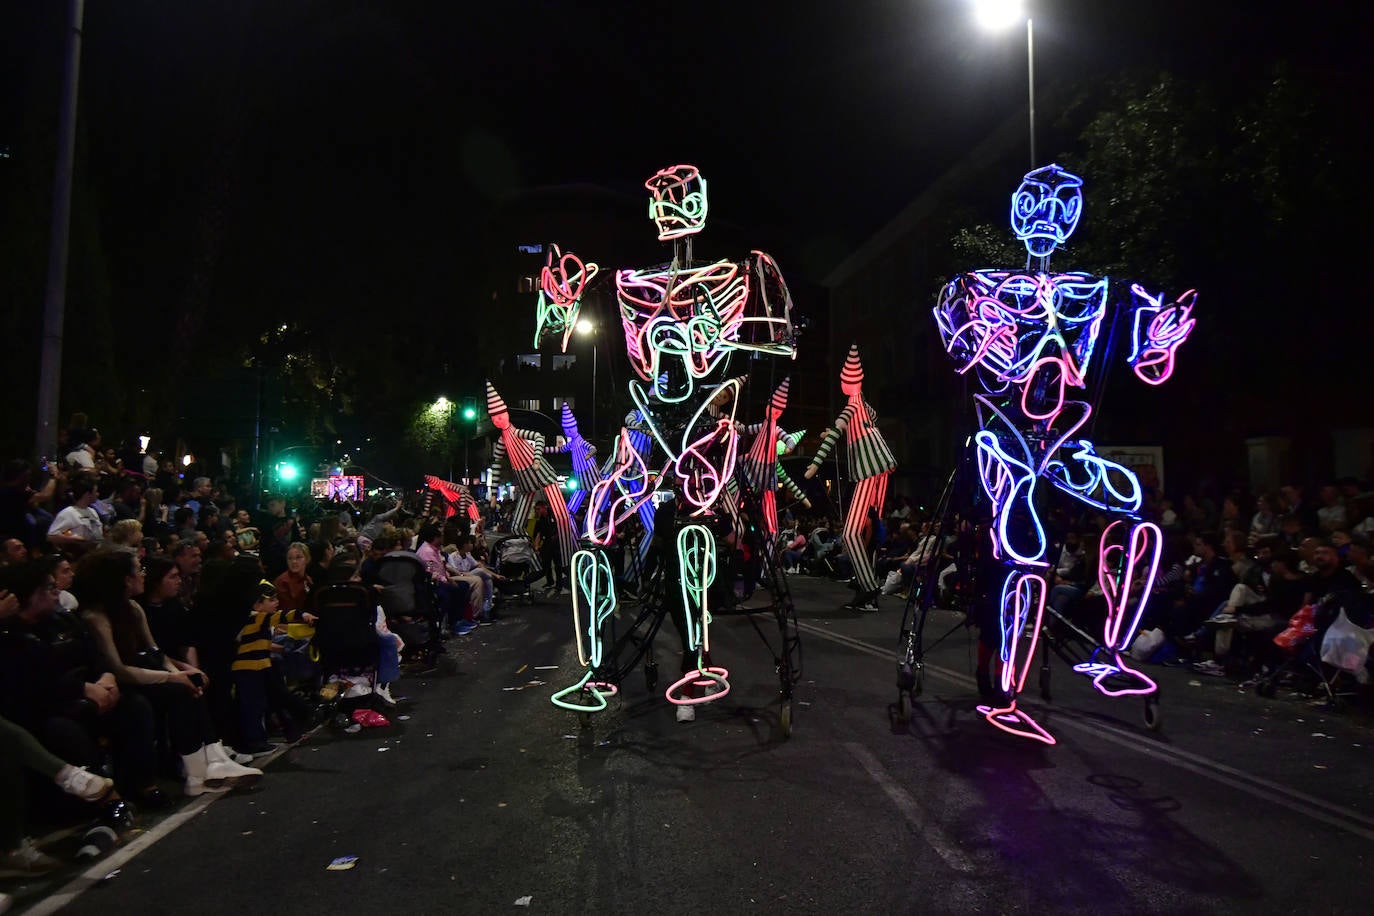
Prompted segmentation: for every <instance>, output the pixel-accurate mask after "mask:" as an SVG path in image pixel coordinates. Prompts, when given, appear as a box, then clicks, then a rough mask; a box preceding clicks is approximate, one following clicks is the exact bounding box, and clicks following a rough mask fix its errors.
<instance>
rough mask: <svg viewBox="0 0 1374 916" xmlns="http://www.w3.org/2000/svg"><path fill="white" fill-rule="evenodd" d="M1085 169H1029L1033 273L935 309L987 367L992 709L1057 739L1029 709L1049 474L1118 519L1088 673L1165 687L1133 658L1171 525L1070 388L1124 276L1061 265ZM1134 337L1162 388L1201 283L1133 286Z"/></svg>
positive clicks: (980, 450) (1099, 683)
mask: <svg viewBox="0 0 1374 916" xmlns="http://www.w3.org/2000/svg"><path fill="white" fill-rule="evenodd" d="M1082 184H1083V182H1082V180H1081V179H1080V178H1078V176H1076V175H1072V174H1070V173H1068V172H1066V171H1064V170H1063V169H1061V168H1060V167H1059V166H1057V165H1049V166H1045V167H1044V168H1041V169H1037V170H1035V171H1033V172H1030V173H1029V174H1027V175H1026V176H1025V178H1024V179H1023V180H1022V182H1021V186H1020V187H1019V188H1017V190H1016V192H1015V193H1014V194H1013V195H1012V206H1011V222H1012V229H1013V231H1014V232H1015V234H1016V236H1017V238H1018V239H1020V240H1021V241H1022V242H1023V243H1024V244H1025V246H1026V250H1027V252H1028V254H1029V256H1030V258H1029V259H1030V261H1031V263H1032V265H1033V268H1034V269H1032V267H1028V268H1027V269H1026V270H1025V271H1022V272H1018V271H1007V270H978V271H973V272H971V273H967V274H964V275H962V276H960V277H957V278H955V279H954V280H952V281H950V282H949V283H948V284H947V285H946V286H945V288H944V290H943V292H942V293H941V295H940V301H939V304H938V305H937V306H936V308H935V322H936V325H937V327H938V328H939V331H940V336H941V338H942V339H943V341H944V345H945V349H946V351H947V352H948V353H949V354H950V356H951V357H953V358H954V359H955V361H956V362H957V363H958V364H959V369H958V371H959V372H960V373H961V374H963V373H973V374H974V376H975V377H976V378H977V380H978V381H979V382H980V384H981V386H982V388H983V393H982V394H978V395H975V396H974V402H975V407H976V409H977V412H978V419H979V427H980V429H979V431H978V432H977V433H975V434H974V436H973V438H972V448H973V449H974V450H975V457H976V463H977V467H978V475H979V479H980V481H981V483H982V486H983V491H984V493H985V494H986V495H987V497H988V500H989V502H990V503H991V508H992V528H991V533H990V536H991V538H992V545H991V546H992V550H993V554H994V556H995V557H997V558H998V559H999V560H1000V561H1001V562H1002V565H1003V567H1004V568H1005V569H1006V574H1005V579H1004V581H1003V586H1002V589H1001V596H1002V597H1001V608H1000V614H1001V650H1000V659H1001V671H1000V679H999V686H1000V687H1001V690H1002V694H1003V695H1004V696H1005V702H1001V703H997V704H993V705H990V706H980V707H979V710H980V711H981V712H982V713H983V714H984V717H985V718H986V719H987V721H988V722H989V723H990V724H992V725H994V726H996V727H997V728H1000V729H1002V730H1003V731H1006V732H1009V733H1011V734H1015V735H1019V736H1021V737H1025V738H1030V739H1032V740H1036V741H1042V742H1044V743H1046V744H1054V743H1055V741H1054V737H1053V736H1052V735H1050V734H1049V733H1048V732H1047V731H1045V729H1044V728H1042V727H1041V726H1040V725H1039V723H1037V722H1036V721H1035V720H1034V719H1032V718H1031V717H1030V716H1029V715H1027V714H1026V712H1025V711H1024V710H1022V709H1020V708H1018V706H1017V696H1018V695H1019V694H1020V692H1021V688H1022V687H1023V686H1024V684H1025V680H1026V675H1027V673H1028V672H1029V670H1030V667H1031V666H1032V663H1033V659H1034V656H1035V648H1036V642H1037V640H1038V639H1039V635H1040V624H1041V617H1042V615H1043V613H1044V610H1045V599H1046V595H1047V592H1048V587H1047V584H1046V581H1045V575H1044V573H1045V571H1046V570H1047V569H1048V568H1049V566H1050V564H1049V563H1048V562H1047V561H1046V559H1045V555H1046V552H1047V550H1048V543H1047V541H1046V537H1045V532H1044V529H1043V527H1042V525H1041V522H1040V517H1039V510H1038V508H1037V505H1036V488H1037V486H1038V485H1040V484H1042V483H1048V484H1050V485H1051V486H1053V487H1054V488H1056V489H1058V490H1060V491H1062V492H1064V493H1067V494H1068V495H1070V496H1072V497H1074V498H1075V499H1078V500H1080V501H1082V502H1084V503H1086V504H1088V505H1090V506H1093V507H1094V508H1097V509H1099V510H1101V511H1103V512H1106V513H1108V514H1110V515H1112V516H1115V519H1116V520H1115V521H1113V522H1112V524H1111V525H1109V526H1108V528H1107V531H1106V532H1105V533H1104V535H1103V539H1102V544H1101V548H1100V557H1099V560H1100V561H1099V564H1098V569H1099V582H1100V584H1101V586H1102V591H1103V594H1104V595H1105V597H1106V599H1107V620H1106V623H1105V625H1104V629H1103V651H1101V652H1100V653H1099V656H1097V657H1094V659H1093V660H1092V661H1090V662H1086V663H1084V664H1080V665H1077V666H1075V669H1074V670H1075V671H1077V672H1078V673H1080V674H1084V675H1086V676H1088V677H1090V678H1092V680H1093V684H1094V685H1095V686H1096V687H1097V689H1098V690H1100V691H1101V692H1102V693H1104V694H1107V695H1109V696H1121V695H1125V694H1150V693H1153V692H1154V691H1155V690H1156V689H1157V688H1156V685H1155V683H1154V681H1152V680H1151V679H1150V678H1149V677H1147V676H1146V675H1145V674H1144V673H1142V672H1140V671H1137V670H1135V669H1133V668H1131V667H1130V666H1129V665H1128V664H1127V663H1126V661H1125V660H1124V658H1123V652H1124V651H1125V649H1126V647H1127V646H1128V645H1129V644H1130V641H1131V637H1132V636H1133V635H1134V633H1135V629H1136V626H1137V625H1138V624H1139V621H1140V617H1141V615H1142V613H1143V612H1144V610H1145V606H1146V602H1147V601H1148V599H1149V592H1150V587H1151V585H1152V584H1153V581H1154V575H1155V569H1156V567H1157V565H1158V562H1159V555H1160V548H1161V541H1162V535H1161V533H1160V530H1159V528H1158V527H1157V526H1155V525H1154V524H1153V523H1150V522H1145V521H1142V520H1141V519H1140V517H1139V515H1138V513H1139V510H1140V508H1141V505H1142V502H1143V497H1142V493H1141V489H1140V482H1139V480H1138V479H1137V478H1136V476H1135V474H1133V473H1132V472H1131V471H1130V470H1129V469H1128V468H1126V467H1124V466H1123V465H1121V464H1119V463H1117V462H1114V461H1111V460H1109V459H1106V458H1103V457H1101V456H1100V455H1098V454H1097V453H1096V450H1095V449H1094V447H1093V444H1092V443H1091V442H1089V441H1088V440H1087V439H1082V438H1077V437H1076V433H1077V432H1078V431H1079V430H1080V429H1081V428H1082V427H1083V426H1084V424H1086V423H1087V421H1088V418H1089V417H1090V415H1091V413H1092V409H1091V407H1090V406H1089V405H1088V403H1087V402H1086V401H1080V400H1072V399H1070V392H1071V390H1072V389H1083V388H1086V387H1087V386H1086V378H1087V372H1088V367H1089V364H1090V362H1091V360H1092V356H1093V350H1094V348H1095V346H1096V343H1097V339H1098V335H1099V332H1100V330H1101V328H1102V323H1103V321H1104V319H1106V318H1107V316H1108V315H1109V311H1108V304H1109V298H1108V297H1109V294H1110V284H1109V282H1108V280H1107V279H1106V278H1105V277H1104V278H1097V277H1091V276H1088V275H1087V274H1082V273H1050V272H1049V258H1050V255H1051V254H1052V253H1053V252H1054V251H1055V250H1056V249H1057V248H1058V247H1059V246H1060V245H1062V244H1064V242H1065V241H1067V239H1068V237H1069V236H1070V235H1071V234H1072V233H1073V231H1074V229H1075V227H1076V226H1077V225H1078V220H1079V218H1080V217H1081V215H1082V210H1083V195H1082ZM1130 295H1131V304H1130V305H1129V306H1126V305H1122V306H1118V308H1120V309H1123V310H1128V311H1129V317H1130V318H1131V323H1132V330H1133V338H1132V344H1133V346H1132V350H1131V354H1130V356H1129V357H1128V359H1127V362H1128V364H1129V365H1130V366H1131V367H1132V369H1133V370H1134V372H1135V374H1136V375H1137V376H1139V377H1140V378H1141V379H1142V380H1143V381H1145V382H1147V383H1148V384H1151V385H1158V384H1160V383H1162V382H1164V381H1165V380H1166V379H1167V378H1168V377H1169V375H1170V374H1171V373H1172V371H1173V366H1174V355H1175V353H1176V351H1177V350H1178V347H1179V346H1180V345H1182V343H1183V342H1184V341H1185V340H1186V339H1187V338H1188V335H1189V333H1190V332H1191V331H1192V329H1193V327H1194V326H1195V324H1196V322H1195V321H1194V320H1193V318H1192V309H1193V303H1194V300H1195V299H1196V295H1197V294H1196V293H1195V292H1194V291H1191V290H1190V291H1189V292H1187V293H1185V294H1184V295H1183V296H1181V297H1179V299H1178V301H1176V302H1174V303H1171V304H1169V305H1165V304H1164V302H1163V296H1162V295H1161V296H1152V295H1150V294H1149V293H1147V292H1146V291H1145V290H1144V289H1143V288H1141V287H1140V286H1138V285H1133V286H1132V287H1131V288H1130Z"/></svg>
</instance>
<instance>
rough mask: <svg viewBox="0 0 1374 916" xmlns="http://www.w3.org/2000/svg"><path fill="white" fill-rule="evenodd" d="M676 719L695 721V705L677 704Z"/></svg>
mask: <svg viewBox="0 0 1374 916" xmlns="http://www.w3.org/2000/svg"><path fill="white" fill-rule="evenodd" d="M677 720H678V721H679V722H695V721H696V720H697V709H696V707H695V706H679V707H678V708H677Z"/></svg>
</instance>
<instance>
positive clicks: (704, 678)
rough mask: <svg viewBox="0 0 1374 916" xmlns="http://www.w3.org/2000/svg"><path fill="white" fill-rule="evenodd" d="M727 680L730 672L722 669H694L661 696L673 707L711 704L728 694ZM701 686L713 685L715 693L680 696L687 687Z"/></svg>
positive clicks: (713, 667) (728, 682) (728, 681)
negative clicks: (698, 695)
mask: <svg viewBox="0 0 1374 916" xmlns="http://www.w3.org/2000/svg"><path fill="white" fill-rule="evenodd" d="M729 678H730V672H729V671H727V670H725V669H724V668H720V667H716V666H711V667H708V668H694V669H692V670H691V671H688V672H687V673H686V674H684V675H683V676H682V677H680V678H678V679H677V680H676V681H673V683H672V685H671V686H669V687H668V689H667V690H665V691H664V692H663V696H664V697H665V698H666V699H667V700H668V702H669V703H672V704H673V705H674V706H699V705H701V704H702V703H712V702H714V701H716V700H719V699H720V698H721V697H723V696H725V695H726V694H727V693H729V692H730V680H729ZM701 684H714V685H715V687H716V692H715V693H711V694H707V695H705V696H700V697H688V696H683V695H682V693H681V692H682V691H683V690H685V689H686V688H687V687H688V686H697V685H701Z"/></svg>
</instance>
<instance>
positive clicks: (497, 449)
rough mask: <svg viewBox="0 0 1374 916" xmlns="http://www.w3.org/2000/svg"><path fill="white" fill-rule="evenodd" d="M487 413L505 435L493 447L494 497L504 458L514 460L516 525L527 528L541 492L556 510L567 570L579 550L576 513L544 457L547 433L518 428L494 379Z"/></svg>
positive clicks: (493, 498) (561, 558)
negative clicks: (513, 422) (565, 498)
mask: <svg viewBox="0 0 1374 916" xmlns="http://www.w3.org/2000/svg"><path fill="white" fill-rule="evenodd" d="M487 413H488V414H490V415H491V422H492V423H494V424H495V425H496V428H497V429H499V430H500V431H501V438H499V439H497V440H496V444H495V445H494V446H493V447H492V450H491V468H490V471H489V473H490V484H489V490H490V492H491V494H492V495H491V501H492V503H493V504H495V502H496V491H497V488H498V487H500V485H501V460H502V459H503V458H505V459H507V460H509V461H510V469H511V476H512V477H514V478H515V487H516V490H517V492H518V493H519V496H518V498H517V500H516V504H515V527H516V529H517V531H519V532H520V533H523V532H524V525H525V520H526V519H528V518H529V514H530V509H531V508H532V507H533V506H534V502H535V500H537V499H538V498H539V496H540V494H543V496H544V499H545V500H547V501H548V504H549V511H550V512H552V513H553V520H554V524H555V526H556V527H557V530H558V558H559V562H560V563H561V564H562V569H564V570H566V569H567V568H568V564H569V563H571V562H572V555H573V552H574V551H575V550H577V537H576V535H574V534H573V526H572V517H571V516H569V515H568V507H567V505H566V504H565V503H564V502H563V491H562V489H561V488H560V487H559V486H558V475H557V474H555V473H554V471H553V468H552V467H550V465H549V462H548V461H547V460H546V459H545V458H544V437H543V436H542V435H540V434H539V433H537V432H534V431H533V430H528V429H516V428H515V427H514V426H513V425H512V424H511V420H510V412H509V411H508V410H507V408H506V402H505V401H503V400H501V396H500V395H499V394H497V393H496V389H495V388H493V387H492V385H491V382H487Z"/></svg>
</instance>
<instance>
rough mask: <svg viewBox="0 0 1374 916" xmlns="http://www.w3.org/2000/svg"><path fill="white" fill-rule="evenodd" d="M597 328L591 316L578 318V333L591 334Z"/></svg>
mask: <svg viewBox="0 0 1374 916" xmlns="http://www.w3.org/2000/svg"><path fill="white" fill-rule="evenodd" d="M595 330H596V325H595V324H593V323H592V320H591V319H590V318H579V319H577V333H579V334H590V333H592V332H593V331H595Z"/></svg>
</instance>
